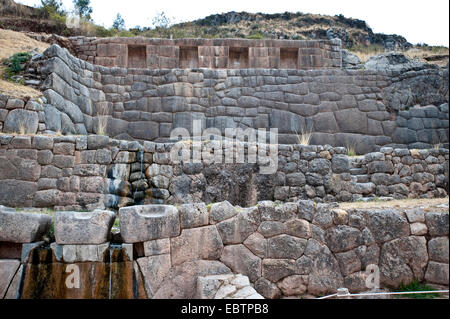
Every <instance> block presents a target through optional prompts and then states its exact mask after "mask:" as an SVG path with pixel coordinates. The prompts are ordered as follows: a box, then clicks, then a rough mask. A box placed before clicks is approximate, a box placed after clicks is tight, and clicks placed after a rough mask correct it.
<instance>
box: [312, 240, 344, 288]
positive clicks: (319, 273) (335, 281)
mask: <svg viewBox="0 0 450 319" xmlns="http://www.w3.org/2000/svg"><path fill="white" fill-rule="evenodd" d="M305 256H307V257H309V258H310V259H311V261H312V266H311V273H310V275H309V283H308V293H310V294H313V295H316V296H319V295H323V294H327V293H335V292H336V290H337V289H338V288H341V287H342V285H343V283H344V280H343V277H342V275H341V273H340V270H339V264H338V262H337V260H336V259H335V258H334V256H333V254H332V253H331V252H330V250H329V249H328V247H327V246H325V245H321V244H320V243H319V242H318V241H316V240H315V239H310V240H308V245H307V246H306V250H305Z"/></svg>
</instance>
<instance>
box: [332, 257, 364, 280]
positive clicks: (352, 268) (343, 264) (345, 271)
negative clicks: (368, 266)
mask: <svg viewBox="0 0 450 319" xmlns="http://www.w3.org/2000/svg"><path fill="white" fill-rule="evenodd" d="M336 259H337V261H338V263H339V267H340V269H341V273H342V275H343V276H344V277H345V276H348V275H350V274H353V273H354V272H357V271H360V270H361V261H360V260H359V257H358V255H357V254H356V252H355V251H354V250H351V251H347V252H345V253H339V254H336Z"/></svg>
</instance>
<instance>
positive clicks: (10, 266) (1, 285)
mask: <svg viewBox="0 0 450 319" xmlns="http://www.w3.org/2000/svg"><path fill="white" fill-rule="evenodd" d="M19 266H20V261H18V260H0V299H3V298H4V297H5V295H6V293H7V292H8V288H9V287H10V285H11V282H12V280H13V278H14V275H15V274H16V272H17V270H18V269H19Z"/></svg>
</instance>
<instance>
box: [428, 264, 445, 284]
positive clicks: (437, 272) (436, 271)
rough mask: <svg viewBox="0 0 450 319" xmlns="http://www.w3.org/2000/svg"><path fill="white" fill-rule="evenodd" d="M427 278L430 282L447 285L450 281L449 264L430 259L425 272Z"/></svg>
mask: <svg viewBox="0 0 450 319" xmlns="http://www.w3.org/2000/svg"><path fill="white" fill-rule="evenodd" d="M425 280H426V281H427V282H430V283H434V284H438V285H446V286H447V285H448V283H449V268H448V264H442V263H437V262H434V261H430V263H429V264H428V268H427V272H426V274H425Z"/></svg>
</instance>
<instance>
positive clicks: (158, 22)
mask: <svg viewBox="0 0 450 319" xmlns="http://www.w3.org/2000/svg"><path fill="white" fill-rule="evenodd" d="M152 24H153V27H154V28H155V29H156V30H158V31H159V33H160V34H161V35H163V36H168V33H169V32H168V29H169V27H170V26H171V25H172V24H173V22H172V19H171V18H169V17H168V16H166V14H165V13H164V11H163V12H160V13H158V14H157V15H156V16H155V17H154V18H153V20H152Z"/></svg>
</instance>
